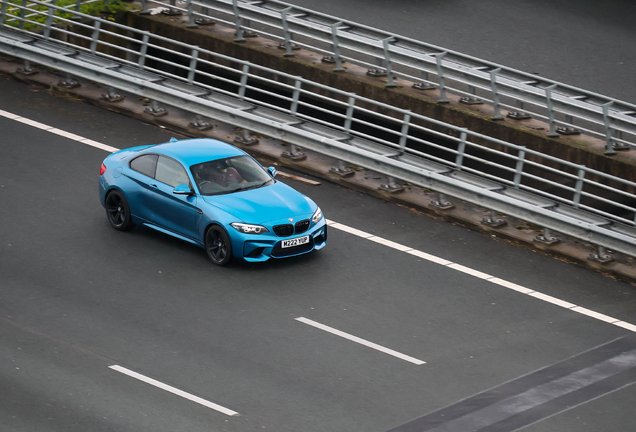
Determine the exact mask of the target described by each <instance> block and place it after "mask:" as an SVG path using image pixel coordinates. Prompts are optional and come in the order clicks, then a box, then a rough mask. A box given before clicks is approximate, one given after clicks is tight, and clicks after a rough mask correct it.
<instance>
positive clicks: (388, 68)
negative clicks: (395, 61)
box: [382, 36, 396, 87]
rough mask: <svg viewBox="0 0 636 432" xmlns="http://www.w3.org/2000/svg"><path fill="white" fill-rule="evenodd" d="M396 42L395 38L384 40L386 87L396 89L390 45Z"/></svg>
mask: <svg viewBox="0 0 636 432" xmlns="http://www.w3.org/2000/svg"><path fill="white" fill-rule="evenodd" d="M394 40H395V38H394V37H393V36H390V37H388V38H386V39H383V40H382V47H383V48H384V59H385V61H386V77H387V83H386V87H396V85H395V82H393V66H392V65H391V53H390V51H389V44H390V43H391V42H393V41H394Z"/></svg>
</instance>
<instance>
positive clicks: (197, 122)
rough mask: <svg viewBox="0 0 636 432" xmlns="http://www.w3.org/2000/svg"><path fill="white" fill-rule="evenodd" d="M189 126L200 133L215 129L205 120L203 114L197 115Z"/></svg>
mask: <svg viewBox="0 0 636 432" xmlns="http://www.w3.org/2000/svg"><path fill="white" fill-rule="evenodd" d="M189 126H190V127H192V128H195V129H198V130H200V131H206V130H209V129H212V127H213V126H212V123H210V122H209V121H207V120H205V119H204V118H203V116H202V115H201V114H197V115H196V116H195V117H194V120H193V121H191V122H190V124H189Z"/></svg>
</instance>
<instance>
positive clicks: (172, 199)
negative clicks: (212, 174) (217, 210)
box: [144, 155, 198, 239]
mask: <svg viewBox="0 0 636 432" xmlns="http://www.w3.org/2000/svg"><path fill="white" fill-rule="evenodd" d="M182 184H186V185H189V186H190V188H192V186H191V182H190V178H189V177H188V174H187V173H186V170H185V168H184V167H183V165H181V163H179V162H177V161H176V160H174V159H172V158H169V157H166V156H161V155H160V156H159V158H158V159H157V167H156V170H155V178H154V181H150V183H149V187H148V189H147V196H146V197H144V198H145V199H144V201H145V203H146V207H147V209H148V211H149V213H150V215H149V217H150V219H151V220H152V221H153V222H154V223H155V224H157V225H159V226H161V227H163V228H166V229H168V230H170V231H174V232H176V233H179V234H182V235H184V236H187V237H190V238H193V239H197V233H196V229H195V226H196V219H197V216H198V214H197V207H196V204H197V197H196V195H194V194H192V195H177V194H175V193H173V192H174V188H175V187H176V186H179V185H182Z"/></svg>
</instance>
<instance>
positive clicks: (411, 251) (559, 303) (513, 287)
mask: <svg viewBox="0 0 636 432" xmlns="http://www.w3.org/2000/svg"><path fill="white" fill-rule="evenodd" d="M0 116H1V117H5V118H8V119H10V120H16V121H19V122H22V123H24V124H28V125H30V126H34V127H37V128H40V129H44V130H47V131H49V132H53V133H57V134H59V135H62V136H66V137H67V138H70V139H74V140H77V141H78V142H80V143H82V144H86V145H89V146H91V147H95V148H99V149H101V150H105V151H108V152H111V153H112V152H116V151H118V150H119V149H117V148H115V147H111V146H109V145H107V144H102V143H99V142H97V141H93V140H90V139H88V138H83V137H81V136H79V135H75V134H72V133H70V132H64V131H61V130H60V129H57V128H54V127H52V126H47V125H45V124H43V123H40V122H36V121H34V120H30V119H27V118H24V117H21V116H19V115H16V114H12V113H10V112H7V111H3V110H0ZM327 225H329V227H331V228H335V229H337V230H340V231H344V232H347V233H349V234H353V235H355V236H358V237H361V238H364V239H368V240H372V241H374V242H376V243H379V244H382V245H384V246H387V247H391V248H393V249H396V250H399V251H402V252H406V253H408V254H411V255H414V256H417V257H419V258H422V259H424V260H426V261H430V262H434V263H436V264H440V265H443V266H446V267H448V268H452V269H454V270H457V271H461V272H463V273H466V274H469V275H471V276H474V277H478V278H480V279H483V280H487V281H489V282H492V283H494V284H497V285H500V286H502V287H505V288H508V289H511V290H514V291H517V292H520V293H522V294H526V295H529V296H532V297H534V298H537V299H539V300H543V301H545V302H548V303H551V304H554V305H556V306H559V307H562V308H565V309H569V310H571V311H573V312H577V313H580V314H583V315H586V316H589V317H591V318H595V319H597V320H600V321H604V322H608V323H610V324H613V325H615V326H618V327H621V328H624V329H626V330H629V331H632V332H636V325H634V324H630V323H627V322H624V321H620V320H618V319H616V318H612V317H610V316H607V315H603V314H601V313H598V312H594V311H591V310H589V309H585V308H583V307H580V306H577V305H575V304H573V303H570V302H567V301H565V300H560V299H558V298H555V297H552V296H549V295H547V294H543V293H540V292H538V291H534V290H532V289H530V288H526V287H524V286H521V285H517V284H515V283H512V282H508V281H505V280H503V279H500V278H498V277H495V276H491V275H489V274H486V273H483V272H480V271H478V270H475V269H471V268H469V267H465V266H463V265H461V264H457V263H454V262H452V261H448V260H446V259H444V258H440V257H437V256H435V255H431V254H428V253H426V252H422V251H419V250H416V249H412V248H410V247H408V246H405V245H402V244H399V243H395V242H393V241H391V240H387V239H384V238H382V237H378V236H375V235H373V234H370V233H367V232H364V231H361V230H359V229H356V228H353V227H350V226H347V225H344V224H341V223H338V222H335V221H332V220H327ZM369 343H370V342H369Z"/></svg>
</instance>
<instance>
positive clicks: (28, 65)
mask: <svg viewBox="0 0 636 432" xmlns="http://www.w3.org/2000/svg"><path fill="white" fill-rule="evenodd" d="M16 72H18V73H21V74H22V75H35V74H36V73H38V72H40V71H39V70H37V69H33V68H32V67H31V62H30V61H28V60H25V61H24V67H23V68H17V69H16Z"/></svg>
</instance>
